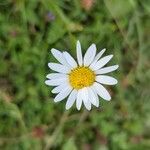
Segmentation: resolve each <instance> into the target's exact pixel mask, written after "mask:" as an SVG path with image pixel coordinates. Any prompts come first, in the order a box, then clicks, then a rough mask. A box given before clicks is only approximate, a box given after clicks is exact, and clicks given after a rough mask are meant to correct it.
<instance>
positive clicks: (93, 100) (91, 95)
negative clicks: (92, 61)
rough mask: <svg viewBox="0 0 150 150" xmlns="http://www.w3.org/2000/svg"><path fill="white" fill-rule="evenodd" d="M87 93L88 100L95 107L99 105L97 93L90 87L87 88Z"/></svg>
mask: <svg viewBox="0 0 150 150" xmlns="http://www.w3.org/2000/svg"><path fill="white" fill-rule="evenodd" d="M88 93H89V101H90V102H91V103H92V104H93V105H95V106H96V107H98V106H99V99H98V96H97V94H96V93H95V92H94V91H93V89H92V88H91V87H89V88H88Z"/></svg>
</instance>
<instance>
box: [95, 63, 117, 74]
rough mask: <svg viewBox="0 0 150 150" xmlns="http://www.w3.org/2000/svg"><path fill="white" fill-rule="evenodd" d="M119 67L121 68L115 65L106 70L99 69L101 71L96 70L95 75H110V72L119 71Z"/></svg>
mask: <svg viewBox="0 0 150 150" xmlns="http://www.w3.org/2000/svg"><path fill="white" fill-rule="evenodd" d="M118 67H119V65H113V66H109V67H104V68H101V69H99V70H96V71H95V73H96V74H105V73H109V72H112V71H115V70H117V69H118Z"/></svg>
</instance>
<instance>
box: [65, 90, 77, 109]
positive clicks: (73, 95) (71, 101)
mask: <svg viewBox="0 0 150 150" xmlns="http://www.w3.org/2000/svg"><path fill="white" fill-rule="evenodd" d="M77 93H78V92H77V90H76V89H74V90H73V91H72V92H71V93H70V95H69V97H68V100H67V103H66V109H67V110H68V109H69V108H71V107H72V105H73V104H74V102H75V100H76V98H77Z"/></svg>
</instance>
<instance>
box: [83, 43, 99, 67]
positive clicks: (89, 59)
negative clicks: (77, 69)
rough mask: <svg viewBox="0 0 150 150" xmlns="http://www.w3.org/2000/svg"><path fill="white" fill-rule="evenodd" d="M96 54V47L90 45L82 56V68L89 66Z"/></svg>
mask: <svg viewBox="0 0 150 150" xmlns="http://www.w3.org/2000/svg"><path fill="white" fill-rule="evenodd" d="M95 54H96V45H95V44H92V45H91V46H90V47H89V48H88V50H87V51H86V53H85V55H84V66H89V65H90V64H91V62H92V61H93V59H94V57H95Z"/></svg>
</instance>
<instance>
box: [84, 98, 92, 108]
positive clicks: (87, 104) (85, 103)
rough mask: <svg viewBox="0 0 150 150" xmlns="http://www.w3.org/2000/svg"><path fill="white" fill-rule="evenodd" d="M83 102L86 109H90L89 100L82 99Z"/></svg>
mask: <svg viewBox="0 0 150 150" xmlns="http://www.w3.org/2000/svg"><path fill="white" fill-rule="evenodd" d="M83 103H84V106H85V107H86V109H87V110H91V102H90V101H84V100H83Z"/></svg>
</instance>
